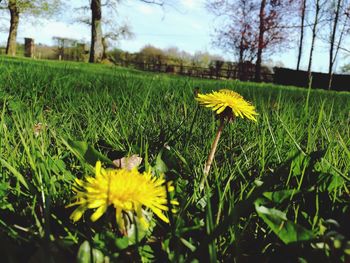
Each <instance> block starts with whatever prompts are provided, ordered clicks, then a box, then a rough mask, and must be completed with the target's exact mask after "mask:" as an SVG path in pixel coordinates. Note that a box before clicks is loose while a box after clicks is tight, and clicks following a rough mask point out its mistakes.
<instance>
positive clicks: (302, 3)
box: [297, 0, 307, 70]
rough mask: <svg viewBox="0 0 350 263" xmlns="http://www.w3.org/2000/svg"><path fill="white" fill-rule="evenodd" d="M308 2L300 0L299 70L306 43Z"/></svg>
mask: <svg viewBox="0 0 350 263" xmlns="http://www.w3.org/2000/svg"><path fill="white" fill-rule="evenodd" d="M306 3H307V0H300V20H301V21H300V39H299V45H298V46H299V48H298V62H297V70H299V69H300V61H301V55H302V52H303V44H304V32H305V16H306Z"/></svg>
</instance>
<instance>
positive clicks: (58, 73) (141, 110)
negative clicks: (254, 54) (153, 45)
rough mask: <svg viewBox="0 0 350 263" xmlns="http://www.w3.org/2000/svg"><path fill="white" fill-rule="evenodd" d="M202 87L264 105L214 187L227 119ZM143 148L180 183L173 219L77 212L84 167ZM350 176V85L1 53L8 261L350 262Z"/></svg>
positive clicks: (235, 133)
mask: <svg viewBox="0 0 350 263" xmlns="http://www.w3.org/2000/svg"><path fill="white" fill-rule="evenodd" d="M195 88H199V89H200V92H203V93H205V92H210V91H212V90H217V89H221V88H227V89H232V90H234V91H236V92H238V93H240V94H241V95H242V96H243V97H244V98H245V99H247V100H249V101H251V102H252V104H254V105H255V106H256V108H257V111H258V113H259V116H258V122H257V123H254V122H251V121H248V120H246V119H240V118H237V119H236V120H235V121H234V122H233V123H231V124H230V125H227V126H226V127H225V129H224V131H223V134H222V137H221V140H220V142H219V146H218V151H217V153H216V156H215V161H214V164H213V167H212V170H211V173H210V174H209V177H208V182H209V183H208V185H207V187H205V188H204V189H203V190H201V189H200V187H199V184H200V182H201V179H202V178H203V167H204V163H205V161H206V158H207V155H208V152H209V150H210V147H211V143H212V140H213V138H214V136H215V133H216V130H217V126H218V123H217V121H216V120H215V116H214V114H213V113H212V111H211V110H209V109H206V108H203V107H199V106H198V103H197V102H196V101H195V99H194V93H193V91H194V89H195ZM92 149H95V150H96V151H97V152H99V153H97V152H96V151H94V150H92ZM132 154H138V155H140V156H141V157H142V158H143V161H142V164H141V166H140V170H145V169H152V171H156V172H157V173H165V176H166V178H167V179H168V180H171V181H173V183H174V186H175V188H176V190H175V194H174V197H175V198H176V199H177V200H178V201H179V203H180V205H179V206H178V207H177V210H178V211H177V212H176V213H175V214H172V213H168V217H169V218H170V224H166V223H164V222H162V221H160V220H158V219H157V218H156V217H153V219H152V222H153V223H152V228H150V229H149V230H148V231H146V232H145V233H137V231H136V240H135V236H134V235H135V233H134V234H133V235H131V234H130V233H129V234H128V235H125V233H124V234H122V233H120V232H119V231H118V228H117V227H116V226H115V220H114V217H113V216H112V217H111V218H112V219H111V220H110V218H109V217H108V216H107V215H105V216H103V217H102V218H101V219H99V220H98V221H96V222H94V223H93V222H91V221H90V219H89V212H86V214H87V215H86V216H84V218H83V220H80V221H78V222H77V223H73V222H72V221H71V220H70V219H69V216H70V214H71V213H72V211H73V210H74V209H73V208H66V205H68V204H69V203H71V200H72V198H73V195H74V193H73V191H72V185H73V182H74V178H76V177H77V178H84V176H86V175H91V176H92V175H93V174H94V172H93V171H94V169H93V166H94V165H95V161H96V160H97V159H101V158H102V157H101V156H102V155H103V156H104V157H103V158H102V159H103V160H107V159H109V160H115V159H118V158H121V157H123V156H129V155H132ZM104 166H105V167H108V166H110V165H108V164H107V163H106V162H105V163H104ZM349 187H350V93H347V92H341V93H336V92H328V91H323V90H311V91H308V90H307V89H299V88H295V87H281V86H275V85H272V84H256V83H248V82H247V83H242V82H238V81H216V80H201V79H195V78H186V77H180V76H173V75H165V74H152V73H144V72H140V71H137V70H131V69H125V68H119V67H112V66H104V65H89V64H82V63H73V62H71V63H67V62H48V61H32V60H28V59H10V58H7V57H0V197H1V199H0V251H1V252H2V253H1V258H2V260H1V261H2V262H27V261H28V262H74V261H75V259H77V260H78V262H90V258H91V255H93V256H94V259H95V262H139V261H142V262H185V261H188V262H217V261H219V262H283V261H282V260H285V262H316V260H319V261H320V262H339V261H345V260H346V259H347V260H350V228H349V227H348V225H347V224H348V222H349V219H350V192H349V191H350V190H349ZM111 211H112V212H111V213H113V210H111ZM134 232H135V231H134ZM84 241H87V242H84ZM104 260H105V261H104ZM108 260H109V261H108Z"/></svg>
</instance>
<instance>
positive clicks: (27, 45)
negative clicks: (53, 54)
mask: <svg viewBox="0 0 350 263" xmlns="http://www.w3.org/2000/svg"><path fill="white" fill-rule="evenodd" d="M34 48H35V45H34V39H33V38H27V37H26V38H24V56H25V57H28V58H33V57H34Z"/></svg>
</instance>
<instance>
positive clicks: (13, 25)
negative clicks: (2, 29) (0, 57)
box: [6, 0, 19, 56]
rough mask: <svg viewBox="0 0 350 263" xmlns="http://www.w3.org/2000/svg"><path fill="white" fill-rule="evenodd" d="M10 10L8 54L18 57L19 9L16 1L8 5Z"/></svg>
mask: <svg viewBox="0 0 350 263" xmlns="http://www.w3.org/2000/svg"><path fill="white" fill-rule="evenodd" d="M8 9H9V11H10V16H11V20H10V31H9V36H8V39H7V45H6V54H7V55H10V56H16V40H17V31H18V24H19V9H18V6H17V2H16V0H10V1H9V3H8Z"/></svg>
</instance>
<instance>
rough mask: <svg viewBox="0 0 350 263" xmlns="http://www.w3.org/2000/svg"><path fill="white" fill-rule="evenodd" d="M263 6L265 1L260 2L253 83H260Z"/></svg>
mask: <svg viewBox="0 0 350 263" xmlns="http://www.w3.org/2000/svg"><path fill="white" fill-rule="evenodd" d="M265 6H266V0H261V4H260V12H259V23H260V25H259V42H258V54H257V59H256V65H255V81H256V82H260V80H261V61H262V52H263V48H264V33H265V25H264V23H265V21H264V20H265Z"/></svg>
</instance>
